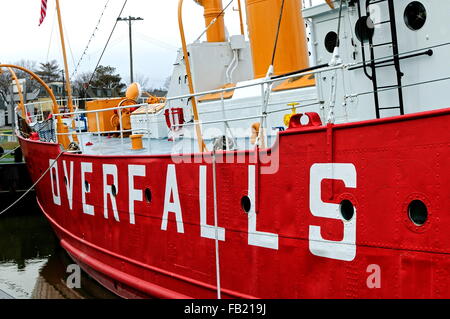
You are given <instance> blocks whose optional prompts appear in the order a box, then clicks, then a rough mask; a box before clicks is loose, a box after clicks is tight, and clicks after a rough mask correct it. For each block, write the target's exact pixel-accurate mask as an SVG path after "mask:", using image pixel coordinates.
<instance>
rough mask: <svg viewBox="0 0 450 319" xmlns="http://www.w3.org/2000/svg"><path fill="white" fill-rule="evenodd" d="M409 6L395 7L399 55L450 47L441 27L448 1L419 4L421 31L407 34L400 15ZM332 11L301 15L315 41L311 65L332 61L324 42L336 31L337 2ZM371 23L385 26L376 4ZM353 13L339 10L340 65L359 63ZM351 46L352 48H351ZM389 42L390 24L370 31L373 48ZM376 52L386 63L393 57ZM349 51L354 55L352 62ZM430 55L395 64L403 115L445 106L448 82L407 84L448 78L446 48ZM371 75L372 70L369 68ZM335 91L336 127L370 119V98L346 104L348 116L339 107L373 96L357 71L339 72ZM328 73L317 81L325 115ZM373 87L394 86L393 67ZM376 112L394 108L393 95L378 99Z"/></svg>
mask: <svg viewBox="0 0 450 319" xmlns="http://www.w3.org/2000/svg"><path fill="white" fill-rule="evenodd" d="M360 2H361V4H362V12H363V13H362V15H364V14H365V13H364V11H365V10H364V8H365V2H366V1H365V0H360ZM411 2H412V1H410V0H401V1H395V2H394V4H395V12H396V28H397V35H398V45H399V52H400V55H402V54H403V53H408V52H410V51H413V50H416V51H418V52H421V51H425V50H427V48H428V47H431V46H436V45H440V44H443V43H448V42H450V31H449V28H448V27H447V26H446V25H445V23H443V22H444V21H447V20H448V17H449V12H450V1H436V0H420V2H421V3H422V4H423V5H424V6H425V7H426V10H427V21H426V23H425V25H424V26H423V27H422V28H421V29H420V30H417V31H413V30H411V29H409V28H408V27H407V26H406V24H405V21H404V11H405V8H406V6H407V5H408V4H409V3H411ZM336 5H337V8H336V9H335V10H331V9H329V7H328V5H326V4H323V5H318V6H315V7H312V8H307V9H304V10H303V15H304V17H305V18H307V19H310V20H311V22H312V23H311V25H312V27H311V28H312V31H313V38H314V46H313V47H314V57H315V59H316V61H315V64H321V63H327V62H329V61H330V60H331V57H332V54H331V53H329V52H328V51H327V50H326V49H325V46H324V39H325V36H326V34H327V33H328V32H330V31H334V32H336V31H337V25H338V15H339V10H338V2H336ZM371 8H372V12H371V17H372V18H373V20H374V22H375V23H376V22H380V21H384V20H388V18H389V15H388V11H387V8H388V7H387V2H380V3H378V4H376V5H375V6H372V7H371ZM358 18H359V16H358V11H357V7H356V6H355V7H354V8H352V7H350V8H348V7H347V5H346V4H345V5H344V9H343V16H342V21H341V23H342V25H341V27H342V29H341V46H340V54H341V58H342V61H343V63H345V64H348V63H355V62H362V52H361V51H362V50H361V42H360V41H359V40H358V39H357V37H356V35H355V24H356V22H357V20H358ZM352 39H353V42H354V43H355V44H356V47H353V46H352ZM388 41H391V31H390V26H389V24H381V25H377V26H376V28H375V31H374V36H373V42H374V43H384V42H388ZM374 50H375V56H376V58H389V57H391V56H392V48H391V47H390V46H382V47H377V48H375V49H374ZM353 51H356V55H355V57H353ZM433 51H434V55H433V56H432V57H429V56H419V57H413V58H408V59H403V60H401V61H400V68H401V71H402V72H403V73H404V77H403V78H402V84H403V86H407V87H405V88H403V97H404V107H405V113H415V112H421V111H426V110H433V109H439V108H443V107H448V106H449V104H450V103H449V100H450V99H449V90H448V88H449V87H450V82H449V81H442V82H434V83H431V84H427V85H416V86H411V87H408V86H410V85H412V84H415V83H419V82H425V81H432V80H436V79H440V78H446V77H450V68H448V67H444V65H446V64H448V63H447V61H448V57H449V56H450V46H448V45H445V46H442V47H439V48H433ZM365 53H366V58H365V59H366V61H369V60H370V52H369V47H368V43H366V44H365ZM368 72H369V74H370V72H371V70H370V69H369V68H368ZM338 76H339V77H338V86H337V94H336V96H337V99H336V107H335V113H336V122H338V123H339V122H346V121H347V120H346V119H345V118H346V114H347V115H348V120H349V121H356V120H365V119H372V118H375V103H374V98H373V94H365V95H359V96H358V97H357V98H355V99H353V102H352V101H351V99H349V100H347V107H346V109H347V113H346V112H345V108H343V107H342V103H343V101H344V99H343V96H344V95H350V94H360V93H363V92H370V91H373V87H372V82H371V81H370V80H369V79H368V78H367V76H365V74H364V71H363V69H362V68H359V69H356V70H345V71H344V72H341V71H339V72H338ZM330 77H331V72H328V73H327V74H325V73H323V74H322V76H320V77H318V81H317V82H318V83H317V86H318V92H319V96H320V97H321V98H322V99H323V100H324V102H325V104H324V105H325V110H327V109H328V107H329V101H330V90H331V86H330V85H331V84H330V83H331V81H330ZM377 77H378V85H379V86H387V85H395V84H396V78H395V70H394V67H386V68H379V69H377ZM379 100H380V107H391V106H397V105H398V104H399V102H398V94H397V90H395V89H394V90H388V91H383V92H380V93H379ZM395 115H399V111H398V110H385V111H381V117H388V116H395Z"/></svg>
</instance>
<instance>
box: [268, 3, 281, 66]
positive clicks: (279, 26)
mask: <svg viewBox="0 0 450 319" xmlns="http://www.w3.org/2000/svg"><path fill="white" fill-rule="evenodd" d="M283 9H284V0H283V2H282V3H281V9H280V18H279V19H278V27H277V35H276V37H275V43H274V45H273V53H272V62H271V63H270V65H273V63H274V61H275V54H276V52H277V45H278V37H279V36H280V29H281V20H282V19H283Z"/></svg>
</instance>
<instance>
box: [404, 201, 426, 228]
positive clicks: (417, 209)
mask: <svg viewBox="0 0 450 319" xmlns="http://www.w3.org/2000/svg"><path fill="white" fill-rule="evenodd" d="M408 216H409V219H410V220H411V221H412V222H413V223H414V225H416V226H423V225H424V224H425V223H426V222H427V220H428V208H427V206H426V205H425V204H424V202H422V201H421V200H418V199H416V200H413V201H412V202H411V203H410V204H409V206H408Z"/></svg>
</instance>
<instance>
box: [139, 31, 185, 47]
mask: <svg viewBox="0 0 450 319" xmlns="http://www.w3.org/2000/svg"><path fill="white" fill-rule="evenodd" d="M134 33H136V34H137V35H138V36H140V37H141V39H142V40H144V41H148V42H149V43H153V44H156V45H158V46H160V47H162V48H164V49H168V50H169V49H170V50H174V49H178V47H176V46H175V45H172V44H170V43H167V42H164V41H161V40H158V39H156V38H152V37H149V36H148V35H146V34H144V33H142V32H139V31H134Z"/></svg>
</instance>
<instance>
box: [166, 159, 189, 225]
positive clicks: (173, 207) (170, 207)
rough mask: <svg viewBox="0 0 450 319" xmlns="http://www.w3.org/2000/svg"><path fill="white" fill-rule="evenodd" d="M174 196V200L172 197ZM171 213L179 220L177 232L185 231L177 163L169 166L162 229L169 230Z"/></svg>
mask: <svg viewBox="0 0 450 319" xmlns="http://www.w3.org/2000/svg"><path fill="white" fill-rule="evenodd" d="M172 196H173V202H171V201H170V198H171V197H172ZM169 213H174V214H175V219H176V221H177V232H179V233H184V225H183V215H182V213H181V204H180V197H179V195H178V184H177V173H176V169H175V165H168V166H167V177H166V193H165V197H164V213H163V217H162V222H161V229H162V230H167V221H168V218H169Z"/></svg>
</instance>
